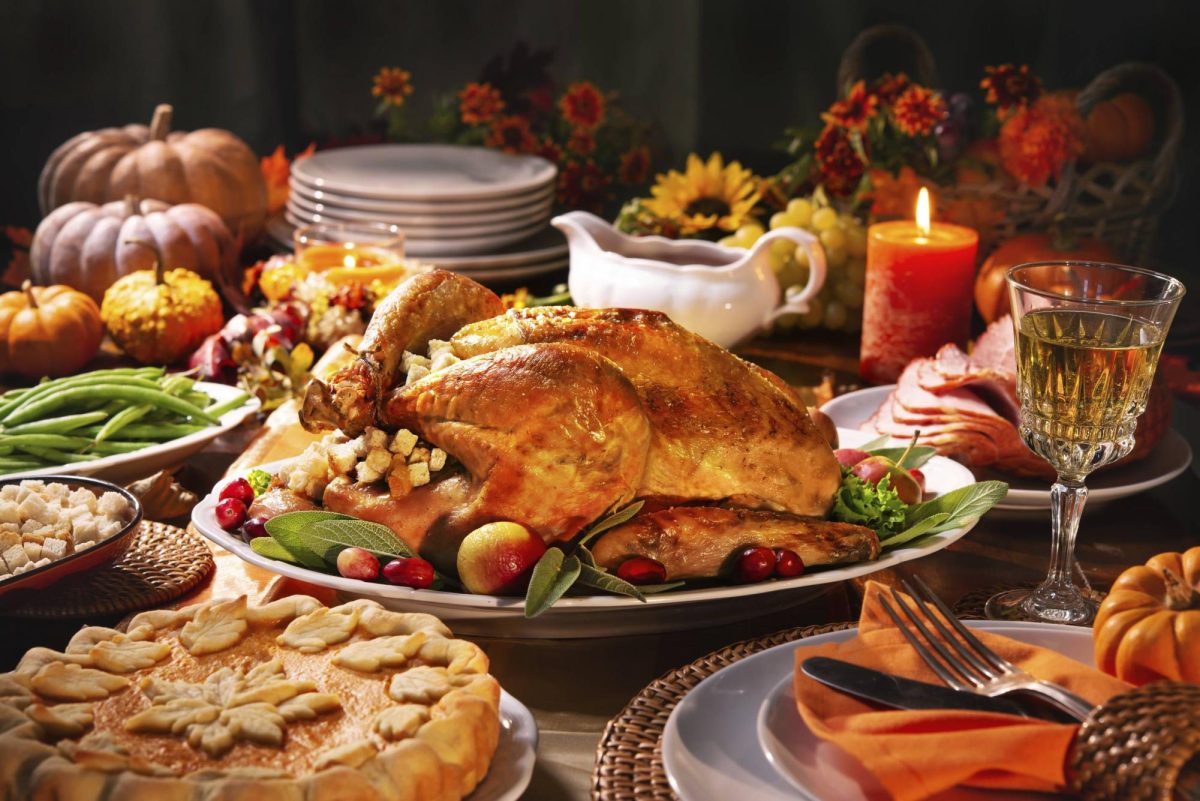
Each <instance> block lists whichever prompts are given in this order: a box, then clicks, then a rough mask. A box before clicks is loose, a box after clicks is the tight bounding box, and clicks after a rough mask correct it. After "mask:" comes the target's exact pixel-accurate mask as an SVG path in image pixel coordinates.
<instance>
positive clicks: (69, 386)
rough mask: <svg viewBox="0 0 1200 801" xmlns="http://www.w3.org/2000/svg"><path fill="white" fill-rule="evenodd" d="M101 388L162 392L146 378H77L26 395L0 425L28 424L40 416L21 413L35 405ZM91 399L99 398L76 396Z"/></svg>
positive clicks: (106, 399)
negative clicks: (77, 391) (65, 395)
mask: <svg viewBox="0 0 1200 801" xmlns="http://www.w3.org/2000/svg"><path fill="white" fill-rule="evenodd" d="M117 381H120V383H116V382H117ZM101 386H119V387H128V388H130V389H133V388H140V389H146V390H151V391H154V392H161V391H162V390H160V389H159V387H158V382H156V381H151V380H150V379H148V378H138V377H136V376H120V377H111V376H101V377H99V378H93V377H90V376H79V377H78V379H77V380H68V381H64V382H63V383H62V384H59V385H58V386H56V387H54V388H52V389H50V390H47V391H44V392H34V393H30V394H29V395H27V396H26V397H24V398H22V399H21V400H20V401H18V403H17V405H16V407H15V408H13V409H12V411H10V412H9V413H8V414H7V415H5V416H4V418H3V419H2V420H0V423H4V424H5V425H10V424H11V425H15V424H17V423H24V422H28V421H29V420H32V419H35V418H37V417H39V416H40V415H34V416H33V417H24V416H23V413H24V412H25V410H26V409H28V408H30V407H31V406H34V405H35V404H38V403H40V402H42V401H44V400H47V399H52V398H57V397H61V396H62V395H63V394H65V393H67V392H69V391H71V390H74V389H85V388H98V387H101ZM92 397H99V396H96V395H94V394H93V393H90V392H85V393H82V394H81V395H79V396H78V398H79V399H80V400H87V399H89V398H92ZM103 400H104V402H106V403H107V402H108V401H109V400H110V398H103Z"/></svg>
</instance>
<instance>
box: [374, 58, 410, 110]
mask: <svg viewBox="0 0 1200 801" xmlns="http://www.w3.org/2000/svg"><path fill="white" fill-rule="evenodd" d="M411 81H412V73H411V72H409V71H408V70H404V69H400V68H399V67H383V68H382V69H380V70H379V72H378V73H376V74H375V85H374V86H372V87H371V94H373V95H375V97H378V98H381V99H382V100H383V102H384V103H387V104H388V105H391V106H395V107H396V108H400V107H401V106H403V105H404V98H406V97H408V96H409V95H411V94H412V91H413V88H412V83H411Z"/></svg>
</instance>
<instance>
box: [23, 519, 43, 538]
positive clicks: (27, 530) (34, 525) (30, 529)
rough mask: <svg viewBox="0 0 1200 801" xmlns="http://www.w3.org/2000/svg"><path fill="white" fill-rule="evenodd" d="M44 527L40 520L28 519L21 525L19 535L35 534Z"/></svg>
mask: <svg viewBox="0 0 1200 801" xmlns="http://www.w3.org/2000/svg"><path fill="white" fill-rule="evenodd" d="M45 527H46V524H45V523H43V522H42V521H41V520H34V519H33V518H30V519H29V520H26V521H25V522H24V523H22V524H21V533H22V534H36V533H38V532H39V531H41V530H42V529H43V528H45Z"/></svg>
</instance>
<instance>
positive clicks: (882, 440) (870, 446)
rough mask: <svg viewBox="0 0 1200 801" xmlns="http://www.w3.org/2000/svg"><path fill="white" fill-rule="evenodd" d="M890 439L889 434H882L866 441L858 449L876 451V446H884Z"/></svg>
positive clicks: (869, 451)
mask: <svg viewBox="0 0 1200 801" xmlns="http://www.w3.org/2000/svg"><path fill="white" fill-rule="evenodd" d="M890 439H891V437H889V436H888V435H887V434H881V435H880V436H878V437H876V438H875V439H873V440H871V441H870V442H864V443H863V444H862V445H859V446H858V448H857V450H860V451H866V452H867V453H874V452H875V449H876V448H882V447H883V446H884V445H887V444H888V440H890Z"/></svg>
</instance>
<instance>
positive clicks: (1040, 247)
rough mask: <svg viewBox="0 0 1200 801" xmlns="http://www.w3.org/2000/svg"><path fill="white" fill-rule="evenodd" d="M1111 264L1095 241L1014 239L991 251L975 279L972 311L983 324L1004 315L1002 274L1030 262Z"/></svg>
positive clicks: (1051, 236) (1104, 248)
mask: <svg viewBox="0 0 1200 801" xmlns="http://www.w3.org/2000/svg"><path fill="white" fill-rule="evenodd" d="M1061 259H1072V260H1077V261H1112V259H1113V252H1112V250H1111V249H1110V248H1109V247H1108V246H1107V245H1105V244H1104V243H1103V242H1099V241H1097V240H1095V239H1084V240H1081V241H1072V240H1070V239H1068V238H1066V237H1064V236H1063V235H1061V234H1059V233H1058V232H1051V233H1041V234H1021V235H1019V236H1014V237H1013V238H1012V239H1009V240H1008V241H1007V242H1003V243H1001V245H1000V246H999V247H998V248H996V249H995V250H993V251H992V254H991V255H990V256H988V258H987V261H985V262H984V263H983V266H982V267H980V268H979V275H977V276H976V277H975V307H976V308H977V309H979V314H980V315H981V316H982V317H983V319H984V320H985V321H986V322H989V323H990V322H993V321H995V320H998V319H999V318H1001V317H1003V316H1004V315H1006V314H1008V312H1009V298H1008V287H1007V286H1006V285H1005V282H1004V274H1005V273H1006V272H1008V268H1009V267H1014V266H1016V265H1018V264H1024V263H1025V262H1030V261H1056V260H1061Z"/></svg>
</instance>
